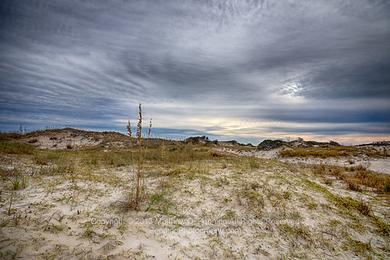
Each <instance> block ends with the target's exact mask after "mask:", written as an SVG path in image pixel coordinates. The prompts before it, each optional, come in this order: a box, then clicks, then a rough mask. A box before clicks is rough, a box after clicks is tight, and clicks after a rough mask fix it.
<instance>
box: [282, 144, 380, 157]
mask: <svg viewBox="0 0 390 260" xmlns="http://www.w3.org/2000/svg"><path fill="white" fill-rule="evenodd" d="M362 154H365V155H369V156H380V155H381V153H380V152H378V151H376V150H374V149H363V148H360V149H359V148H357V147H352V146H335V147H307V148H301V147H297V148H290V149H286V150H283V151H281V152H280V153H279V155H280V156H282V157H318V158H329V157H344V156H358V155H362Z"/></svg>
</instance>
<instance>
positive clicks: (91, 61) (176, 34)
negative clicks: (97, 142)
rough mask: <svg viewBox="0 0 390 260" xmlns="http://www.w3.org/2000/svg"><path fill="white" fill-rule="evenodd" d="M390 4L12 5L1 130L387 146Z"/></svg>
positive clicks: (3, 48) (93, 0)
mask: <svg viewBox="0 0 390 260" xmlns="http://www.w3.org/2000/svg"><path fill="white" fill-rule="evenodd" d="M389 13H390V3H389V1H380V0H350V1H346V0H329V1H312V0H310V1H309V0H307V1H289V0H285V1H267V0H263V1H255V0H252V1H250V0H248V1H242V0H231V1H229V0H228V1H222V0H221V1H216V0H215V1H210V0H208V1H206V0H205V1H195V0H193V1H190V0H186V1H179V0H177V1H171V0H169V1H166V0H165V1H157V0H156V1H152V0H150V1H141V0H133V1H124V0H113V1H105V0H82V1H80V0H77V1H76V0H70V1H60V0H52V1H43V0H28V1H27V0H20V1H8V0H4V1H1V3H0V29H1V32H2V33H1V34H0V78H1V81H0V108H1V111H0V129H3V130H14V129H17V128H18V125H19V124H23V125H26V126H27V127H30V128H39V127H45V126H65V125H70V126H78V127H84V128H99V129H116V130H122V129H124V126H123V123H124V122H126V120H127V119H128V118H129V117H130V118H131V119H135V116H136V108H137V103H138V102H142V103H143V104H144V107H145V112H146V117H153V119H154V124H155V127H156V129H155V130H156V131H155V134H156V135H160V136H169V137H182V136H185V135H186V134H193V133H197V134H198V133H204V134H209V135H211V136H215V137H218V138H222V139H227V138H235V139H239V140H242V141H252V142H255V143H257V142H258V141H260V140H261V139H263V138H283V137H286V136H291V137H296V136H304V137H307V138H317V139H335V140H341V141H345V142H357V140H358V141H366V140H371V139H383V138H389V137H390V116H389V114H390V113H389V112H390V49H389V46H390V15H389Z"/></svg>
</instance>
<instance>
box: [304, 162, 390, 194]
mask: <svg viewBox="0 0 390 260" xmlns="http://www.w3.org/2000/svg"><path fill="white" fill-rule="evenodd" d="M311 167H312V172H313V173H314V174H316V175H331V176H335V177H336V178H337V179H339V180H342V181H344V182H345V183H346V184H347V185H348V188H349V189H350V190H353V191H362V187H361V186H365V187H369V188H374V189H375V190H376V191H377V192H381V193H382V192H384V193H389V192H390V190H389V188H388V187H389V186H390V176H389V175H386V174H378V173H374V172H372V171H369V170H367V169H366V168H364V167H362V166H358V167H349V168H343V167H337V166H330V165H316V166H311Z"/></svg>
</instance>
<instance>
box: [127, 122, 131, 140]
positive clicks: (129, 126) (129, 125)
mask: <svg viewBox="0 0 390 260" xmlns="http://www.w3.org/2000/svg"><path fill="white" fill-rule="evenodd" d="M127 134H128V135H129V137H130V138H131V123H130V120H128V121H127Z"/></svg>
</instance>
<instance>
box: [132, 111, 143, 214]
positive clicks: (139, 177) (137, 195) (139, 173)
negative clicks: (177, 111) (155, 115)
mask: <svg viewBox="0 0 390 260" xmlns="http://www.w3.org/2000/svg"><path fill="white" fill-rule="evenodd" d="M137 144H138V152H139V155H138V167H137V176H136V191H135V198H134V201H133V203H134V209H136V210H138V209H139V202H140V199H141V188H142V177H143V176H142V167H143V154H142V108H141V104H139V106H138V124H137Z"/></svg>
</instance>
